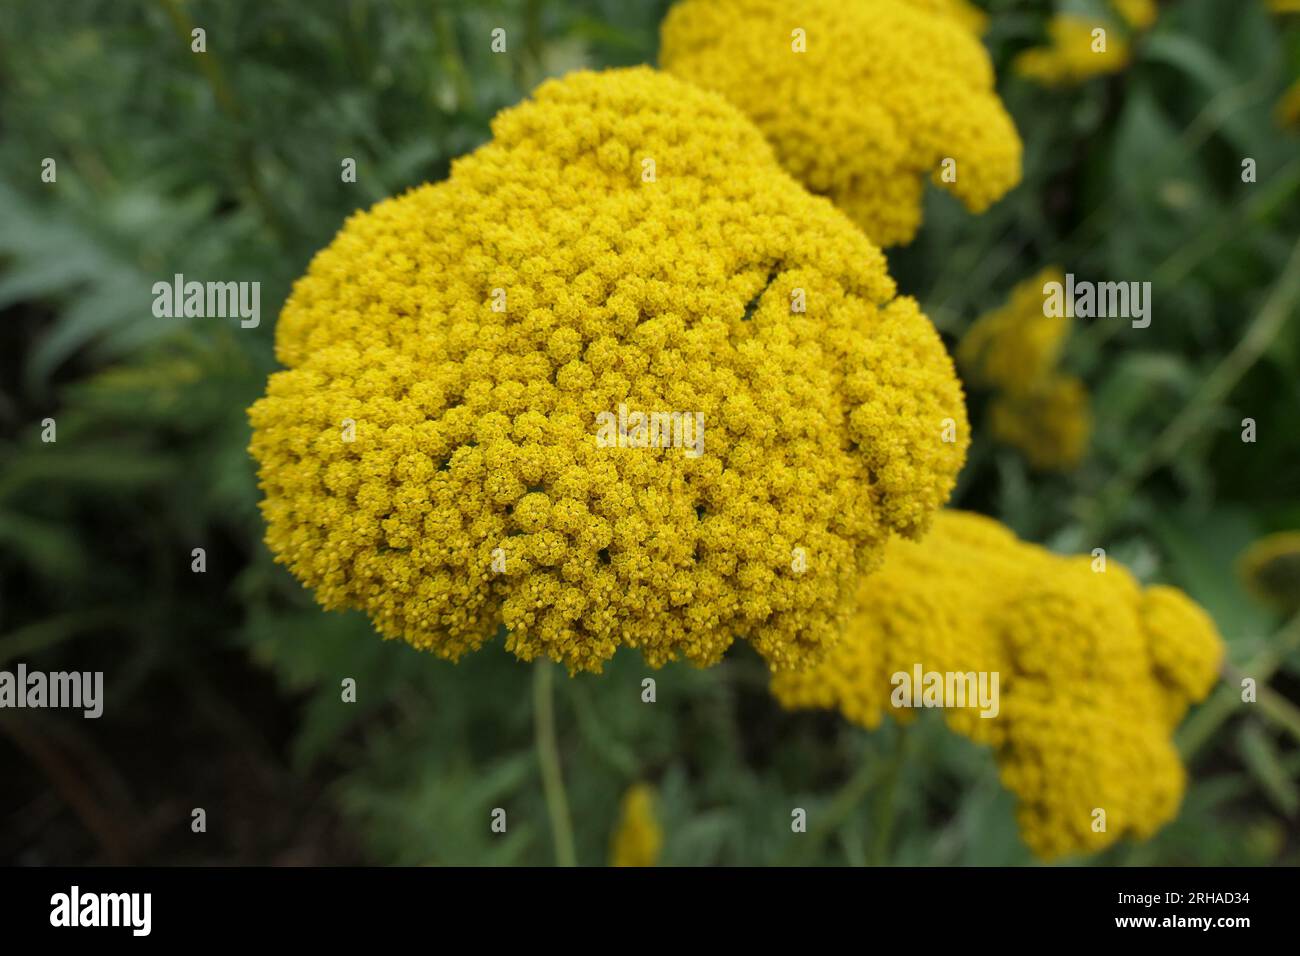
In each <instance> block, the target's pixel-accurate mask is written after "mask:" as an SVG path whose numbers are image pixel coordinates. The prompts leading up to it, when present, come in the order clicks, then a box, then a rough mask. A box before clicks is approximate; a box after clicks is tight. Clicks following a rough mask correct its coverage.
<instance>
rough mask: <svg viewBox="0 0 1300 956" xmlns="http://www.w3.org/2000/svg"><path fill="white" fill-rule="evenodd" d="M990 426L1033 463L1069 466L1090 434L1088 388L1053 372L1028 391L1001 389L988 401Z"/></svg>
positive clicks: (1075, 462)
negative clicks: (1002, 390) (1001, 390)
mask: <svg viewBox="0 0 1300 956" xmlns="http://www.w3.org/2000/svg"><path fill="white" fill-rule="evenodd" d="M989 431H990V432H991V433H992V435H993V438H994V440H995V441H997V442H1000V443H1001V444H1003V445H1007V446H1008V447H1011V448H1015V449H1017V450H1018V451H1020V452H1021V453H1022V454H1023V455H1024V456H1025V458H1026V459H1027V460H1028V461H1029V464H1031V465H1032V466H1033V467H1035V468H1038V469H1040V470H1043V471H1068V470H1070V469H1071V468H1074V467H1075V466H1076V465H1078V464H1079V462H1080V461H1082V460H1083V456H1084V453H1085V452H1087V450H1088V440H1089V438H1090V437H1091V435H1092V414H1091V413H1090V412H1089V410H1088V389H1087V388H1086V387H1085V386H1084V384H1083V382H1081V381H1079V380H1078V379H1077V378H1074V377H1073V376H1069V375H1050V376H1048V377H1047V378H1045V379H1043V380H1042V381H1041V382H1039V383H1038V384H1036V385H1035V386H1034V387H1033V388H1031V389H1030V390H1028V391H1026V392H1003V393H1001V394H999V395H997V396H995V397H994V399H993V401H992V402H991V403H990V404H989Z"/></svg>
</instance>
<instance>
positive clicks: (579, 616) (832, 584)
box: [250, 68, 968, 670]
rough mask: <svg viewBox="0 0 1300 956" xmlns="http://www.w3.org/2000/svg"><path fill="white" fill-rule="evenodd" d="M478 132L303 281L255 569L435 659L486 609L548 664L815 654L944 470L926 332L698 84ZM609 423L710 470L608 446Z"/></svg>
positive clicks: (955, 466)
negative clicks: (447, 164)
mask: <svg viewBox="0 0 1300 956" xmlns="http://www.w3.org/2000/svg"><path fill="white" fill-rule="evenodd" d="M492 130H493V139H492V141H491V142H490V143H488V144H487V145H485V146H483V147H482V148H480V149H479V150H477V151H476V152H474V153H472V154H470V155H469V156H466V157H464V158H462V159H460V160H458V161H457V162H456V163H454V164H453V167H452V172H451V176H450V179H449V180H447V181H446V182H442V183H439V184H437V185H425V186H421V187H419V188H417V189H413V190H411V191H410V192H408V193H406V194H405V195H403V196H401V197H399V198H395V199H389V200H386V201H384V202H381V203H379V204H378V205H377V206H375V207H374V208H373V209H371V210H370V211H369V212H365V213H359V214H356V215H354V216H353V217H351V218H350V219H349V220H348V221H347V223H346V224H345V225H344V227H343V229H342V230H341V231H340V233H339V234H338V236H337V237H335V239H334V241H333V242H332V243H331V244H330V245H329V246H328V247H327V248H326V249H324V250H323V251H321V252H320V253H319V254H317V256H316V257H315V259H314V260H313V261H312V263H311V266H310V268H309V270H308V273H307V275H306V276H305V277H303V278H302V279H300V280H299V281H298V282H297V284H296V285H295V287H294V290H293V293H292V295H291V296H290V298H289V301H288V302H287V303H286V305H285V308H284V312H283V314H282V316H281V318H280V323H279V327H278V328H277V330H276V334H277V339H276V349H277V355H278V356H279V358H280V360H281V361H282V362H283V363H284V364H285V365H286V366H287V367H288V370H287V371H283V372H278V373H276V374H275V375H273V376H272V377H271V379H270V381H269V383H268V386H267V394H266V396H265V397H264V398H263V399H261V400H259V401H258V402H257V403H256V404H255V405H254V406H253V407H252V409H251V410H250V418H251V420H252V424H253V428H254V432H253V440H252V445H251V451H252V453H253V455H254V457H255V458H256V459H257V461H258V462H259V464H260V479H261V487H262V488H263V490H264V492H265V500H264V501H263V502H262V505H261V507H262V511H263V514H264V516H265V518H266V520H267V522H268V532H267V538H266V540H267V543H268V544H269V546H270V548H271V550H272V551H274V552H275V554H276V557H277V559H278V560H279V561H281V562H282V563H284V564H286V565H288V567H289V568H290V569H291V570H292V571H293V573H294V574H295V575H297V576H298V578H299V579H300V580H301V581H302V582H303V583H304V584H305V585H307V586H308V587H310V588H312V589H313V590H314V591H315V593H316V597H317V599H318V600H319V601H320V603H322V604H323V605H324V606H325V607H327V608H331V609H342V608H359V609H361V610H363V611H365V612H366V613H367V614H368V615H369V616H370V618H371V620H372V621H373V622H374V625H375V627H376V628H377V629H378V630H379V631H380V633H382V634H383V635H385V636H386V637H393V638H403V639H405V640H407V641H409V642H410V643H411V644H413V645H415V646H416V647H420V648H427V649H429V650H432V651H434V652H435V653H436V654H438V655H440V656H442V657H447V658H452V659H455V658H457V657H459V656H460V655H461V654H463V653H465V652H466V651H470V650H473V649H475V648H478V647H479V646H480V645H481V644H482V643H483V642H484V641H485V640H487V639H488V638H490V637H491V636H492V635H494V634H495V633H496V631H497V629H498V626H499V625H501V624H504V625H505V627H506V628H508V629H509V638H508V641H507V647H508V648H509V649H510V650H512V651H513V652H514V653H516V654H517V655H519V656H520V657H522V658H524V659H532V658H534V657H536V656H538V655H546V656H549V657H550V658H552V659H555V660H558V661H562V662H564V663H565V664H567V665H568V667H569V668H570V669H571V670H599V669H600V668H601V665H602V663H603V662H604V661H606V660H608V659H609V658H610V656H611V655H613V653H614V652H615V650H616V649H617V648H618V646H619V645H621V644H622V645H628V646H632V647H638V648H641V649H642V651H643V653H644V655H645V657H646V659H647V660H648V661H649V662H650V664H652V665H659V664H661V663H663V662H665V661H668V660H672V659H675V658H679V657H684V658H686V659H688V660H690V661H692V662H694V663H696V664H700V665H705V664H710V663H714V662H716V661H717V660H718V659H719V658H720V656H721V655H722V653H723V652H724V651H725V650H726V648H727V647H728V645H730V644H731V642H732V641H733V640H734V639H735V638H736V637H744V638H747V639H748V640H750V641H751V642H752V643H753V644H754V646H755V647H756V648H757V649H758V651H759V652H760V653H761V654H762V655H763V656H764V657H765V658H766V659H767V660H768V661H769V663H770V664H771V665H772V666H773V667H783V666H797V665H802V664H804V663H806V662H808V661H810V660H813V659H815V658H817V657H819V656H820V655H821V654H822V653H823V651H824V649H825V648H826V647H827V646H828V645H829V644H831V643H833V641H834V640H836V639H837V637H838V634H839V631H840V629H841V627H842V624H843V622H844V619H845V616H846V613H847V612H846V610H845V605H846V603H847V601H846V599H847V598H848V597H849V596H851V594H852V593H853V590H854V589H855V588H856V581H857V578H858V577H859V576H860V575H861V574H863V573H866V572H868V571H870V570H871V569H872V568H873V567H874V566H875V565H876V564H877V563H878V562H879V559H880V555H881V552H882V548H883V545H884V542H885V541H886V540H887V539H888V538H889V537H890V536H891V535H893V534H904V535H915V534H918V533H921V532H922V531H924V530H925V528H926V527H927V526H928V523H929V520H930V517H931V515H932V513H933V512H934V511H935V510H936V509H937V508H938V507H940V506H941V505H942V503H943V502H944V501H945V500H946V498H947V496H948V494H949V492H950V490H951V488H952V486H953V483H954V479H955V476H956V474H957V472H958V470H959V469H960V467H961V465H962V462H963V459H964V457H965V450H966V444H967V433H968V427H967V425H966V420H965V409H964V403H963V398H962V393H961V386H960V385H959V383H958V382H957V379H956V375H955V372H954V369H953V366H952V362H951V360H950V359H949V357H948V355H947V353H946V352H945V351H944V347H943V344H942V342H941V341H940V339H939V336H938V333H937V332H936V331H935V329H934V327H933V326H932V325H931V324H930V322H929V321H928V320H927V319H926V318H925V316H924V315H922V314H921V312H920V311H919V310H918V308H917V305H916V302H915V301H913V300H912V299H910V298H904V297H898V298H895V295H894V292H895V290H894V284H893V282H892V280H891V279H890V278H889V276H888V274H887V272H886V267H885V262H884V257H883V255H882V254H881V253H880V251H879V250H878V249H877V248H876V247H875V246H873V245H872V244H871V243H870V242H869V241H868V240H867V239H866V237H865V236H863V235H862V233H861V232H860V231H858V230H857V229H856V228H854V226H853V225H852V223H850V222H849V220H848V219H847V218H845V216H844V215H843V214H842V213H840V212H839V211H838V210H836V209H835V208H834V207H833V206H832V205H831V204H830V203H829V202H827V201H826V200H824V199H820V198H817V197H814V196H811V195H809V194H808V193H807V192H805V191H804V190H803V189H802V188H801V187H800V186H799V185H798V184H797V183H796V182H795V181H794V180H793V179H791V178H790V177H789V176H787V175H786V174H785V173H784V172H782V170H781V169H780V167H779V166H778V165H777V164H776V162H775V160H774V159H773V156H772V152H771V149H770V147H769V146H768V145H767V144H766V143H765V142H764V141H763V138H762V136H761V134H759V132H758V130H757V129H755V128H754V127H753V126H752V125H751V124H750V123H749V122H748V121H747V120H746V119H745V118H744V116H742V115H741V114H740V113H739V112H738V111H737V110H736V109H735V108H734V107H732V106H730V105H729V104H727V103H726V102H725V101H724V100H723V99H722V98H721V97H719V96H717V95H716V94H713V93H709V92H706V91H704V90H701V89H698V88H696V87H693V86H690V85H689V84H686V83H683V82H682V81H680V80H677V79H675V78H673V77H671V76H668V75H666V74H661V73H657V72H655V71H653V70H650V69H647V68H638V69H630V70H613V71H609V72H605V73H599V74H597V73H590V72H583V73H576V74H572V75H570V76H568V77H565V78H564V79H561V80H555V81H551V82H548V83H546V84H544V85H543V86H541V87H540V88H539V89H538V90H537V91H536V93H535V95H534V98H533V99H532V100H530V101H527V102H525V103H523V104H522V105H520V106H518V107H515V108H513V109H509V110H506V111H504V112H503V113H501V114H500V115H499V116H498V117H497V118H496V119H495V120H494V122H493V124H492ZM796 303H797V305H796ZM798 306H802V307H803V308H804V309H805V310H806V311H800V310H799V309H798ZM620 405H626V407H627V408H628V409H630V410H640V411H641V412H646V413H649V412H660V411H668V412H673V411H675V412H678V413H682V414H686V415H694V414H696V413H698V414H702V415H703V421H704V423H705V428H704V432H703V437H704V438H705V439H706V441H705V444H704V453H703V454H702V455H699V456H694V455H689V454H685V453H683V449H681V448H662V447H653V448H646V447H640V448H628V447H602V446H601V443H600V442H599V441H598V434H599V430H600V425H599V424H598V423H599V421H600V418H599V416H602V415H610V414H612V413H614V412H615V410H617V409H618V408H619V406H620ZM949 419H951V422H949V421H947V420H949ZM341 423H351V425H350V426H349V425H347V424H343V427H341ZM349 427H350V428H351V433H350V437H351V438H352V440H350V441H349V440H347V438H348V437H349V430H348V429H349ZM954 428H955V430H956V435H957V439H958V440H957V441H955V442H951V443H949V442H945V441H943V440H942V439H943V438H944V437H946V435H945V433H946V432H951V431H952V430H953V429H954Z"/></svg>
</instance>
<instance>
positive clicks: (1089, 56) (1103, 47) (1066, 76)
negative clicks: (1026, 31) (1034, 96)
mask: <svg viewBox="0 0 1300 956" xmlns="http://www.w3.org/2000/svg"><path fill="white" fill-rule="evenodd" d="M1098 31H1101V32H1100V33H1099V32H1098ZM1047 35H1048V40H1049V43H1048V45H1047V46H1040V47H1033V48H1031V49H1028V50H1025V51H1024V52H1022V53H1021V54H1020V55H1019V56H1017V57H1016V59H1015V62H1014V63H1013V64H1012V69H1014V70H1015V71H1016V72H1017V73H1019V74H1020V75H1021V76H1023V77H1025V78H1026V79H1030V80H1034V81H1036V82H1038V83H1041V84H1043V85H1045V86H1071V85H1074V84H1076V83H1081V82H1083V81H1084V80H1087V79H1091V78H1092V77H1094V76H1102V75H1104V74H1107V73H1118V72H1120V71H1121V70H1123V69H1124V67H1126V66H1128V55H1129V49H1128V41H1127V40H1125V39H1124V38H1123V37H1122V36H1120V35H1119V33H1118V32H1117V31H1116V30H1114V29H1113V28H1112V26H1111V25H1110V24H1108V23H1105V22H1104V21H1103V22H1099V21H1096V20H1092V19H1089V18H1087V17H1078V16H1072V15H1070V14H1057V15H1056V16H1054V17H1052V19H1051V20H1050V21H1049V22H1048V24H1047Z"/></svg>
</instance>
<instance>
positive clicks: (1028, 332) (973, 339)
mask: <svg viewBox="0 0 1300 956" xmlns="http://www.w3.org/2000/svg"><path fill="white" fill-rule="evenodd" d="M1049 282H1059V283H1061V284H1062V286H1064V283H1065V275H1064V274H1063V273H1062V271H1061V269H1060V267H1059V266H1048V267H1047V268H1045V269H1043V270H1042V271H1041V272H1039V273H1038V274H1037V275H1034V276H1031V277H1030V278H1028V279H1025V280H1024V281H1023V282H1019V283H1017V284H1016V285H1015V287H1014V288H1012V290H1011V294H1010V296H1008V298H1007V302H1006V304H1005V305H1003V306H1001V307H1000V308H997V309H994V310H992V311H991V312H986V313H985V314H984V315H982V316H980V317H979V318H978V319H976V320H975V322H973V323H972V324H971V327H970V328H969V329H967V330H966V333H965V334H964V335H963V336H962V338H961V342H960V343H959V344H958V346H957V364H958V366H959V367H960V368H961V372H962V375H963V376H964V377H965V380H966V381H967V382H969V383H970V384H972V385H978V386H979V387H980V388H988V389H994V390H997V391H1004V392H1014V393H1017V394H1023V393H1026V392H1029V391H1031V390H1032V389H1033V388H1034V387H1035V386H1037V385H1038V384H1039V383H1040V382H1041V381H1042V380H1043V379H1045V378H1047V377H1048V376H1050V375H1051V374H1052V373H1053V372H1054V371H1055V370H1056V365H1057V362H1058V360H1059V359H1060V355H1061V348H1062V347H1063V346H1064V345H1065V340H1066V337H1067V336H1068V335H1069V334H1070V319H1069V317H1068V316H1066V315H1065V314H1064V313H1062V314H1061V315H1047V314H1046V310H1045V309H1044V308H1043V297H1044V293H1043V288H1044V287H1045V286H1046V285H1047V283H1049Z"/></svg>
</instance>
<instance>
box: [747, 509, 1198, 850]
mask: <svg viewBox="0 0 1300 956" xmlns="http://www.w3.org/2000/svg"><path fill="white" fill-rule="evenodd" d="M887 551H888V554H887V557H886V560H885V563H884V566H883V567H882V569H881V570H880V571H879V572H878V573H877V574H876V575H874V576H872V577H870V578H866V579H864V580H863V582H862V587H861V590H860V592H859V595H858V597H859V600H858V608H859V610H858V614H857V617H856V619H855V621H854V624H853V626H852V628H851V629H850V631H849V633H848V635H847V636H846V638H845V640H844V641H842V642H841V643H840V644H839V645H838V646H837V647H836V648H835V649H834V650H833V651H832V652H831V654H830V655H829V656H828V657H827V659H826V660H825V661H823V662H822V663H821V664H820V665H818V666H817V667H816V668H813V669H811V670H807V671H789V672H784V673H780V674H776V675H774V676H773V678H772V684H771V687H772V692H773V694H775V695H776V698H777V700H778V701H779V702H780V703H781V705H782V706H784V707H786V708H788V709H801V708H817V709H837V710H839V711H840V712H841V713H842V714H843V715H844V717H845V718H846V719H848V720H850V721H852V722H854V723H856V724H859V725H861V726H863V727H867V728H875V727H877V726H879V724H880V722H881V720H882V719H883V718H884V716H885V715H886V714H892V715H893V716H894V717H896V718H897V719H899V720H901V721H909V720H911V719H912V718H913V717H914V716H915V714H914V712H913V711H911V710H908V709H906V708H896V707H895V706H892V705H891V696H892V695H893V694H894V687H895V680H894V675H896V674H900V673H901V674H911V673H912V672H913V670H914V668H916V667H918V666H920V667H923V668H924V670H926V671H933V672H940V673H959V674H964V673H980V672H983V673H985V674H991V673H997V674H998V675H999V682H998V686H999V687H1000V700H999V701H998V702H997V708H996V711H997V712H996V715H995V716H992V717H982V716H980V710H979V709H978V708H975V707H963V708H950V709H946V710H944V712H943V713H944V718H945V720H946V721H947V723H948V726H949V727H950V728H951V729H952V730H953V731H954V732H956V733H959V734H961V735H963V736H965V737H968V738H970V739H971V740H974V741H976V742H978V743H983V744H989V745H991V746H992V747H993V748H994V750H995V754H996V757H997V761H998V765H999V767H1000V769H1001V776H1002V781H1003V783H1004V785H1005V786H1006V787H1007V788H1008V789H1009V790H1011V791H1012V793H1014V794H1015V795H1016V797H1017V798H1018V819H1019V822H1020V829H1021V833H1022V835H1023V837H1024V839H1025V842H1026V843H1027V844H1028V845H1029V847H1030V848H1031V849H1032V850H1033V851H1034V852H1035V853H1037V854H1038V855H1039V856H1042V857H1044V858H1052V857H1056V856H1059V855H1062V854H1067V853H1092V852H1096V851H1098V850H1101V849H1103V848H1104V847H1106V846H1109V845H1110V844H1112V843H1113V842H1115V841H1116V840H1117V839H1120V838H1122V837H1125V836H1132V837H1136V838H1146V837H1149V836H1150V835H1151V834H1153V833H1154V832H1155V831H1156V830H1157V829H1158V828H1159V827H1160V826H1162V825H1163V824H1165V823H1167V822H1168V821H1169V820H1171V819H1172V818H1173V817H1174V815H1175V813H1176V812H1177V809H1178V804H1179V802H1180V800H1181V797H1182V792H1183V786H1184V772H1183V768H1182V765H1181V763H1180V761H1179V757H1178V753H1177V751H1176V749H1175V748H1174V745H1173V743H1172V741H1171V739H1170V736H1171V733H1172V731H1173V729H1174V727H1175V726H1176V725H1177V724H1178V723H1179V721H1180V720H1181V719H1182V717H1183V714H1184V713H1185V712H1186V710H1187V707H1188V706H1189V704H1191V703H1192V702H1195V701H1199V700H1201V699H1202V698H1204V696H1205V695H1206V694H1207V693H1208V692H1209V690H1210V688H1211V686H1212V685H1213V684H1214V681H1215V678H1216V675H1217V672H1218V667H1219V662H1220V659H1221V657H1222V654H1223V648H1222V642H1221V640H1220V638H1219V635H1218V632H1217V630H1216V629H1215V626H1214V623H1213V622H1212V621H1211V620H1210V618H1209V617H1208V616H1207V615H1206V614H1205V612H1204V611H1202V610H1201V609H1200V608H1199V607H1198V606H1197V605H1196V604H1194V603H1193V602H1192V601H1190V600H1189V599H1188V598H1187V597H1186V596H1185V595H1184V594H1183V593H1182V592H1181V591H1179V590H1177V589H1175V588H1170V587H1164V586H1159V585H1157V586H1152V587H1147V588H1143V587H1142V586H1141V585H1140V584H1139V583H1138V582H1137V581H1136V580H1134V578H1133V576H1132V575H1131V574H1129V573H1128V571H1126V570H1125V569H1124V568H1123V567H1122V566H1120V565H1119V564H1117V563H1115V562H1113V561H1112V562H1109V564H1102V565H1099V564H1098V559H1097V558H1095V557H1093V558H1090V557H1088V556H1082V557H1063V556H1060V555H1056V554H1052V553H1050V552H1048V551H1046V550H1044V549H1043V548H1041V547H1038V546H1037V545H1033V544H1028V543H1025V542H1022V541H1020V540H1018V539H1017V538H1016V536H1015V535H1014V534H1012V533H1011V532H1010V531H1009V530H1007V529H1006V528H1004V527H1003V526H1002V525H1000V524H998V523H997V522H996V521H994V520H992V519H991V518H987V517H984V516H982V515H977V514H970V513H966V512H960V511H943V512H940V513H939V515H938V516H937V517H936V518H935V522H934V527H933V528H932V530H931V531H930V533H929V534H928V535H926V536H925V537H924V538H922V539H921V540H920V541H903V540H898V541H895V542H893V543H891V545H890V546H889V548H888V549H887ZM1102 560H1104V557H1103V559H1102ZM1099 568H1102V569H1104V570H1099ZM1097 810H1101V811H1104V817H1103V818H1102V819H1104V821H1105V822H1104V829H1097V820H1098V816H1097V814H1096V811H1097Z"/></svg>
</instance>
